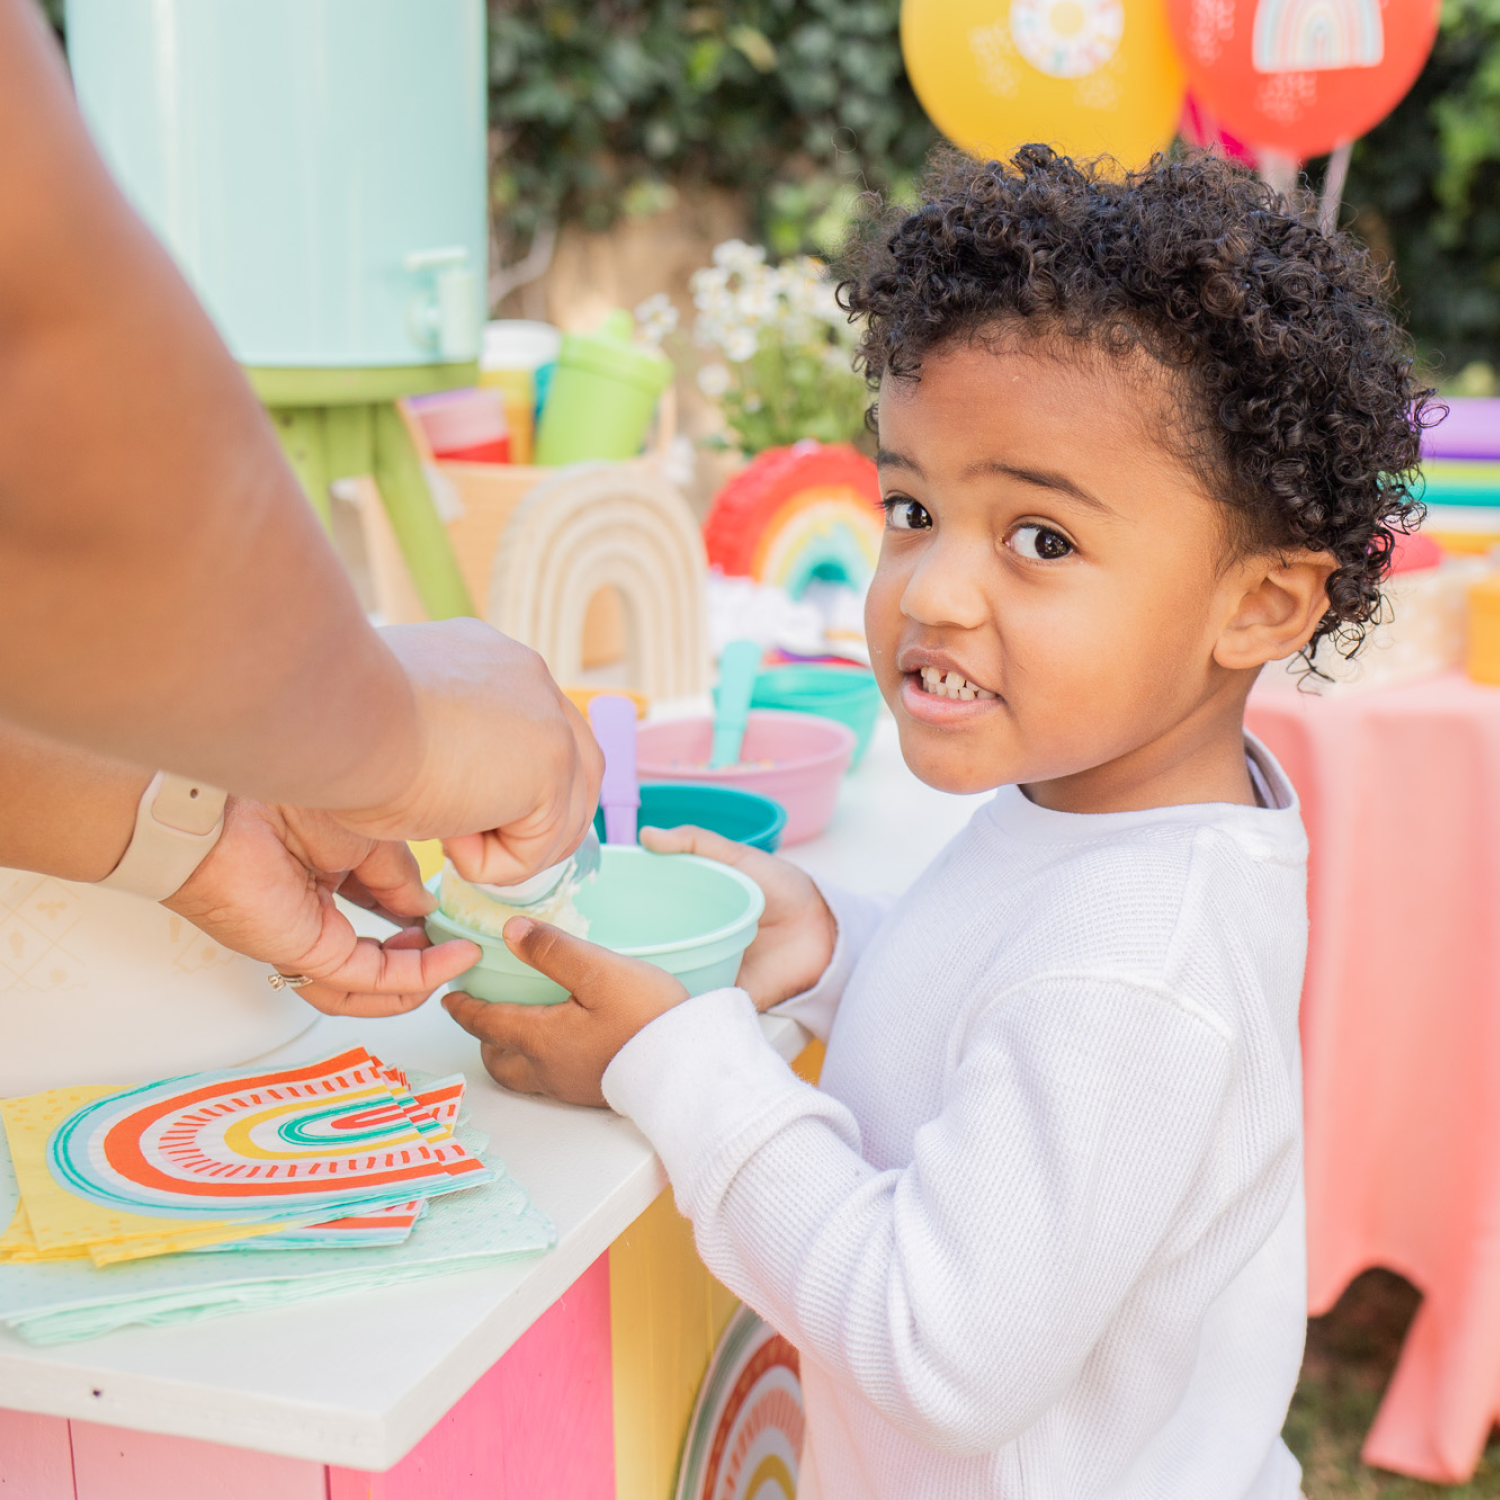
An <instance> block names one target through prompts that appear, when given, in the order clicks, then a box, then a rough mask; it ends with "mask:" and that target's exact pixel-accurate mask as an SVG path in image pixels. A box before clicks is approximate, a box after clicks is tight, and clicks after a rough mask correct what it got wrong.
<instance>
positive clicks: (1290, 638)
mask: <svg viewBox="0 0 1500 1500" xmlns="http://www.w3.org/2000/svg"><path fill="white" fill-rule="evenodd" d="M1337 567H1338V559H1337V558H1335V557H1334V556H1333V554H1332V553H1330V552H1303V553H1297V554H1294V555H1293V556H1292V557H1290V558H1288V557H1263V558H1260V559H1258V560H1256V561H1255V562H1251V563H1247V564H1245V565H1243V566H1242V567H1240V568H1237V569H1235V571H1234V574H1233V575H1232V576H1233V577H1234V579H1235V588H1236V592H1237V593H1238V596H1239V597H1238V600H1237V602H1235V604H1234V605H1233V608H1232V611H1231V614H1230V617H1229V618H1228V619H1227V620H1226V621H1225V622H1224V626H1223V629H1222V630H1220V632H1219V639H1218V641H1217V642H1216V644H1215V646H1214V660H1215V661H1216V662H1217V663H1218V664H1219V665H1220V666H1221V667H1225V668H1227V669H1228V670H1230V671H1244V670H1247V669H1249V668H1252V667H1262V666H1264V665H1265V664H1266V663H1267V662H1268V661H1280V660H1281V658H1282V657H1285V656H1291V655H1293V654H1295V653H1296V652H1298V651H1300V650H1301V649H1302V648H1303V647H1304V646H1305V645H1306V644H1307V641H1308V637H1310V636H1311V635H1312V633H1313V631H1314V630H1316V629H1317V625H1318V621H1319V620H1321V619H1322V618H1323V615H1324V613H1325V612H1326V611H1327V609H1328V578H1329V575H1330V574H1331V573H1332V572H1333V571H1334V569H1335V568H1337Z"/></svg>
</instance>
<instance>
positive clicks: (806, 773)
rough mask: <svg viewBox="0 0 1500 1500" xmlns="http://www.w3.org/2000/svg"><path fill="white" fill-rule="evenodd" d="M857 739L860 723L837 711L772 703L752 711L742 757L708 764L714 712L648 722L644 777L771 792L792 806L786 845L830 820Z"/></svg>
mask: <svg viewBox="0 0 1500 1500" xmlns="http://www.w3.org/2000/svg"><path fill="white" fill-rule="evenodd" d="M854 740H855V736H854V731H853V730H852V729H850V728H849V727H848V726H847V725H845V724H839V723H837V722H835V721H834V720H833V719H820V718H818V717H817V716H816V715H814V714H798V713H787V712H784V711H782V710H780V709H769V708H766V709H752V710H751V712H750V718H749V722H748V724H747V725H746V728H745V744H744V748H743V749H742V750H741V751H740V762H739V764H738V765H734V766H725V767H724V768H723V769H722V770H718V771H710V770H709V769H708V758H709V755H710V753H711V752H712V750H713V743H714V721H713V720H712V719H710V718H698V719H664V720H662V721H660V722H659V723H655V724H642V725H641V726H640V727H639V728H638V729H637V730H636V754H637V762H638V768H639V772H640V778H641V780H642V781H698V782H715V783H719V784H721V785H724V786H737V787H743V788H744V789H745V790H746V791H750V792H759V793H760V794H761V796H763V797H771V798H773V799H774V800H775V801H777V802H779V803H780V804H781V805H782V806H783V807H784V808H785V809H786V829H785V831H784V832H783V833H782V835H781V842H782V843H783V844H784V845H785V844H796V843H800V842H801V841H802V840H803V839H810V838H815V837H816V836H817V835H818V834H820V833H822V831H823V830H824V829H825V828H826V827H827V826H828V820H829V819H830V818H832V817H833V809H834V805H835V803H837V801H838V796H839V781H840V778H841V777H842V776H843V774H844V771H845V769H846V768H847V767H848V765H849V758H850V756H852V755H853V754H854Z"/></svg>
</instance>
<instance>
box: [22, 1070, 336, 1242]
mask: <svg viewBox="0 0 1500 1500" xmlns="http://www.w3.org/2000/svg"><path fill="white" fill-rule="evenodd" d="M123 1092H124V1090H123V1089H122V1088H120V1087H119V1086H118V1085H116V1084H102V1085H101V1084H78V1085H75V1086H73V1087H72V1088H62V1089H49V1090H47V1092H45V1093H42V1094H28V1095H27V1096H26V1097H25V1098H21V1099H3V1100H0V1117H3V1119H4V1121H5V1138H6V1140H7V1141H8V1142H9V1144H10V1155H11V1160H12V1162H13V1163H14V1164H15V1169H16V1183H17V1186H18V1187H19V1188H20V1191H21V1206H20V1207H19V1208H18V1209H17V1210H16V1213H15V1216H14V1217H13V1218H12V1219H11V1222H10V1227H9V1228H8V1229H7V1230H6V1231H5V1233H4V1234H3V1235H0V1261H12V1260H13V1261H31V1260H77V1259H79V1258H80V1257H82V1256H85V1255H87V1256H88V1257H89V1258H90V1259H91V1260H93V1262H94V1264H95V1265H99V1266H103V1265H109V1264H111V1263H112V1262H115V1261H122V1260H141V1259H143V1258H145V1257H146V1256H151V1255H170V1254H173V1253H174V1252H176V1251H178V1250H195V1249H197V1248H198V1247H199V1246H202V1245H223V1244H229V1243H231V1242H232V1241H234V1240H243V1239H250V1238H252V1237H254V1236H256V1235H262V1234H274V1233H275V1232H276V1231H277V1230H278V1229H286V1228H288V1227H289V1226H288V1225H287V1224H286V1223H285V1222H282V1223H271V1224H267V1223H256V1224H225V1223H222V1222H220V1223H216V1224H205V1223H204V1222H203V1221H202V1220H201V1219H158V1218H155V1217H153V1216H151V1215H149V1214H132V1213H126V1212H121V1211H117V1210H114V1209H110V1208H106V1207H105V1206H104V1205H103V1204H101V1203H94V1202H92V1201H91V1200H90V1199H88V1198H81V1197H79V1196H78V1194H77V1193H70V1192H69V1191H68V1190H67V1189H66V1188H65V1187H63V1186H61V1185H60V1184H59V1183H58V1181H57V1180H56V1178H54V1177H53V1175H52V1172H51V1169H50V1168H49V1167H48V1165H47V1142H48V1141H49V1140H51V1138H52V1132H53V1131H54V1130H56V1129H57V1127H58V1126H59V1125H61V1124H62V1122H63V1121H64V1120H66V1119H67V1118H68V1116H69V1115H71V1114H72V1113H73V1112H74V1110H77V1109H82V1108H83V1106H84V1105H85V1104H91V1103H93V1101H94V1100H95V1099H103V1098H105V1097H107V1096H108V1095H110V1094H119V1093H123ZM324 1217H325V1218H326V1217H327V1213H326V1210H325V1211H324ZM309 1222H311V1221H309Z"/></svg>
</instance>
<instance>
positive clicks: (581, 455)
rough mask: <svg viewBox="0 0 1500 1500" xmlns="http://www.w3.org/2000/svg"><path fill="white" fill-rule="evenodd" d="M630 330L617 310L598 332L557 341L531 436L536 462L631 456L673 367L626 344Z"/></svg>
mask: <svg viewBox="0 0 1500 1500" xmlns="http://www.w3.org/2000/svg"><path fill="white" fill-rule="evenodd" d="M633 329H634V324H633V322H632V320H631V317H630V314H629V313H628V312H624V311H622V310H620V309H616V311H614V312H612V313H611V314H610V315H609V317H608V318H606V319H605V320H604V326H603V327H602V328H601V329H599V331H598V332H597V333H570V334H568V335H567V336H566V337H565V338H564V339H563V341H562V351H561V353H560V354H559V355H558V356H557V368H556V370H554V371H553V374H552V378H551V381H550V383H549V385H548V387H547V400H546V404H545V405H544V406H543V407H542V423H541V427H540V428H539V430H538V432H537V438H536V461H537V463H539V464H574V463H581V462H584V461H586V460H597V459H608V460H619V459H623V458H634V457H635V455H636V454H637V453H639V452H640V451H641V445H642V444H643V443H644V442H645V441H646V429H647V428H648V427H650V425H651V416H652V413H653V412H654V411H655V410H656V403H657V401H658V400H659V399H660V398H661V394H662V392H663V391H664V390H666V388H667V387H668V386H669V385H671V383H672V375H673V370H672V362H671V361H670V360H669V359H667V358H666V357H665V356H664V355H661V354H658V353H656V352H655V351H654V350H651V349H642V348H641V347H640V346H639V345H637V344H635V343H633V342H632V341H631V334H632V331H633Z"/></svg>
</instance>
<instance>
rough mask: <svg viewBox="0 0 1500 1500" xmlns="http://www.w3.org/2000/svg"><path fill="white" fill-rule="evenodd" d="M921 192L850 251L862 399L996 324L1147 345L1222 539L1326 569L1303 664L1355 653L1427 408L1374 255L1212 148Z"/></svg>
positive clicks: (1376, 594) (936, 164)
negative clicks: (1135, 166) (1318, 561)
mask: <svg viewBox="0 0 1500 1500" xmlns="http://www.w3.org/2000/svg"><path fill="white" fill-rule="evenodd" d="M922 199H923V201H922V203H921V206H920V207H918V208H917V209H916V210H915V211H914V212H909V213H903V212H901V211H900V210H897V209H891V208H888V207H886V206H884V205H882V204H880V203H879V202H878V200H872V206H871V211H870V213H869V214H868V216H867V217H866V219H865V221H864V223H863V225H862V226H861V229H860V230H859V231H858V232H857V233H856V237H855V240H854V243H853V245H852V247H851V249H850V251H849V252H848V255H847V256H846V259H845V263H844V275H845V277H846V279H845V280H844V281H842V282H841V284H840V287H839V297H840V301H841V302H842V304H843V306H844V308H845V309H846V310H847V311H848V312H849V313H850V314H851V316H853V315H861V314H862V315H864V316H865V317H866V318H867V320H868V321H867V323H866V328H865V333H864V337H863V341H862V343H861V346H860V355H859V357H860V361H861V363H862V365H863V368H864V371H865V375H866V378H867V379H868V380H869V383H870V385H871V387H872V388H878V386H879V384H880V381H881V378H882V377H883V376H886V375H890V376H894V377H900V378H911V379H915V378H919V373H920V369H921V362H922V357H923V355H924V354H926V353H927V352H928V351H930V350H933V349H935V348H939V347H941V346H942V345H945V344H947V343H949V342H950V341H952V340H956V339H967V338H974V337H982V336H984V334H985V333H986V332H987V331H990V330H994V329H996V328H997V326H998V327H1004V326H1005V325H1019V326H1021V327H1022V328H1023V329H1024V330H1025V331H1026V332H1028V333H1030V332H1032V331H1034V332H1035V333H1036V334H1038V335H1039V336H1042V337H1044V338H1053V337H1055V336H1056V335H1058V334H1063V335H1066V336H1068V337H1069V338H1072V339H1077V340H1080V341H1082V342H1083V343H1086V344H1088V345H1092V346H1094V347H1097V348H1102V349H1106V350H1109V351H1111V352H1115V353H1122V352H1128V351H1130V350H1135V349H1141V350H1144V351H1145V352H1146V353H1147V354H1148V355H1150V356H1151V357H1153V358H1154V359H1155V360H1157V361H1158V362H1159V363H1160V364H1161V365H1163V366H1165V367H1166V368H1168V369H1170V370H1172V371H1174V372H1176V375H1175V378H1174V379H1173V380H1171V381H1170V382H1169V383H1170V385H1171V386H1172V387H1173V388H1174V403H1173V404H1174V406H1175V408H1176V410H1175V411H1174V414H1173V415H1174V417H1175V418H1177V419H1178V422H1179V423H1180V426H1179V428H1178V434H1179V438H1180V442H1181V448H1182V454H1183V456H1184V457H1185V459H1186V460H1187V461H1188V462H1189V463H1190V464H1191V465H1192V466H1193V468H1194V469H1195V470H1196V471H1197V473H1198V474H1199V476H1200V478H1201V479H1202V480H1203V481H1204V483H1205V485H1206V486H1207V487H1208V489H1209V492H1210V493H1211V494H1214V495H1216V496H1217V497H1218V498H1220V499H1221V500H1222V501H1223V502H1224V503H1225V504H1226V506H1228V507H1229V510H1230V512H1231V516H1232V523H1233V524H1232V528H1231V530H1232V535H1233V537H1234V540H1235V545H1236V547H1237V548H1249V549H1256V550H1258V549H1265V550H1268V551H1284V552H1285V553H1288V554H1290V553H1293V552H1295V551H1298V550H1300V549H1309V550H1313V551H1319V552H1321V551H1327V552H1330V553H1332V554H1333V556H1334V557H1335V558H1337V560H1338V568H1337V570H1336V571H1335V572H1334V573H1333V574H1332V576H1331V577H1330V578H1329V580H1328V600H1329V607H1328V611H1327V613H1326V614H1325V615H1324V616H1323V618H1322V620H1321V621H1320V622H1319V624H1318V628H1317V630H1316V631H1315V632H1314V634H1313V637H1312V639H1311V641H1310V642H1309V643H1308V647H1307V652H1306V656H1307V659H1308V661H1309V662H1311V660H1312V654H1313V652H1314V651H1315V650H1316V648H1317V645H1318V643H1319V641H1320V640H1322V639H1323V637H1325V636H1331V637H1333V639H1334V643H1335V645H1336V646H1337V648H1338V649H1339V650H1340V651H1342V652H1343V653H1344V654H1345V655H1352V654H1353V652H1354V651H1356V650H1357V649H1358V648H1359V645H1360V642H1361V641H1362V640H1363V637H1364V633H1365V629H1366V627H1367V625H1368V624H1369V623H1370V622H1371V621H1372V620H1374V619H1376V618H1378V612H1379V610H1380V602H1381V595H1380V585H1381V581H1382V579H1383V578H1384V577H1385V574H1386V572H1387V571H1388V569H1389V567H1390V560H1391V551H1392V547H1393V546H1394V540H1395V533H1397V532H1407V531H1410V530H1411V529H1412V528H1413V527H1414V526H1415V525H1416V524H1418V523H1419V522H1420V520H1421V517H1422V507H1421V504H1420V502H1419V501H1418V500H1417V499H1416V498H1415V497H1414V495H1413V493H1412V485H1413V483H1414V482H1415V478H1416V467H1417V462H1418V458H1419V453H1420V443H1421V433H1422V428H1423V427H1424V426H1425V425H1430V424H1431V422H1432V421H1434V420H1436V415H1434V413H1435V412H1436V413H1437V414H1440V413H1441V408H1434V407H1433V406H1432V404H1431V403H1432V398H1433V395H1434V393H1433V392H1432V391H1430V390H1427V389H1423V388H1419V387H1418V386H1417V385H1416V384H1415V383H1414V380H1413V371H1412V353H1411V347H1410V343H1409V341H1408V339H1407V338H1406V335H1405V334H1404V332H1403V331H1402V330H1401V328H1400V327H1399V325H1398V324H1397V322H1396V320H1395V318H1394V317H1393V315H1392V313H1391V310H1390V306H1389V303H1388V300H1387V295H1386V292H1387V288H1386V277H1385V276H1384V275H1383V274H1382V273H1381V272H1379V271H1378V270H1377V269H1376V268H1375V267H1374V266H1373V265H1372V263H1371V261H1370V258H1369V256H1368V254H1367V253H1366V252H1365V251H1364V250H1363V249H1362V248H1361V247H1360V246H1359V245H1357V244H1356V243H1355V242H1354V241H1353V240H1352V239H1350V238H1349V236H1347V235H1345V234H1339V233H1335V234H1324V233H1322V232H1321V231H1320V230H1319V229H1318V228H1317V227H1316V225H1315V224H1313V223H1311V222H1310V221H1309V219H1308V217H1307V216H1305V215H1304V214H1302V213H1300V212H1298V211H1297V210H1296V207H1295V206H1294V205H1290V204H1288V203H1287V202H1286V201H1284V200H1282V199H1281V198H1279V197H1278V196H1277V195H1276V194H1275V193H1274V192H1273V191H1272V190H1271V189H1270V188H1269V187H1266V186H1265V185H1264V184H1262V183H1260V182H1259V181H1258V180H1257V179H1255V178H1254V177H1252V176H1250V175H1249V174H1248V173H1246V172H1244V171H1242V170H1240V169H1239V168H1237V167H1235V166H1233V165H1231V164H1230V163H1228V162H1226V161H1225V160H1223V159H1222V158H1221V157H1218V156H1215V155H1210V154H1206V153H1200V154H1193V155H1190V156H1187V157H1185V158H1182V159H1167V158H1162V157H1158V158H1156V159H1155V160H1153V161H1152V162H1151V163H1150V164H1149V165H1148V166H1146V167H1145V168H1143V169H1142V170H1140V171H1138V172H1129V173H1123V172H1121V171H1119V169H1118V168H1116V167H1114V166H1113V164H1110V163H1099V162H1074V161H1071V160H1070V159H1069V158H1067V157H1065V156H1060V155H1058V154H1057V153H1056V152H1054V151H1053V150H1051V149H1050V148H1049V147H1046V146H1024V147H1022V149H1021V150H1020V151H1018V152H1017V153H1016V155H1015V156H1014V158H1012V160H1011V162H1010V163H1008V164H1006V163H1001V162H996V161H988V162H979V161H975V160H973V159H971V158H969V157H966V156H963V155H961V154H960V153H958V152H954V151H944V152H942V153H940V154H939V155H937V156H936V157H934V159H933V161H932V163H931V165H930V167H929V172H928V176H927V178H926V180H925V182H924V184H923V192H922ZM874 410H875V409H874V407H873V406H872V407H871V411H870V420H871V423H872V424H873V421H874Z"/></svg>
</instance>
